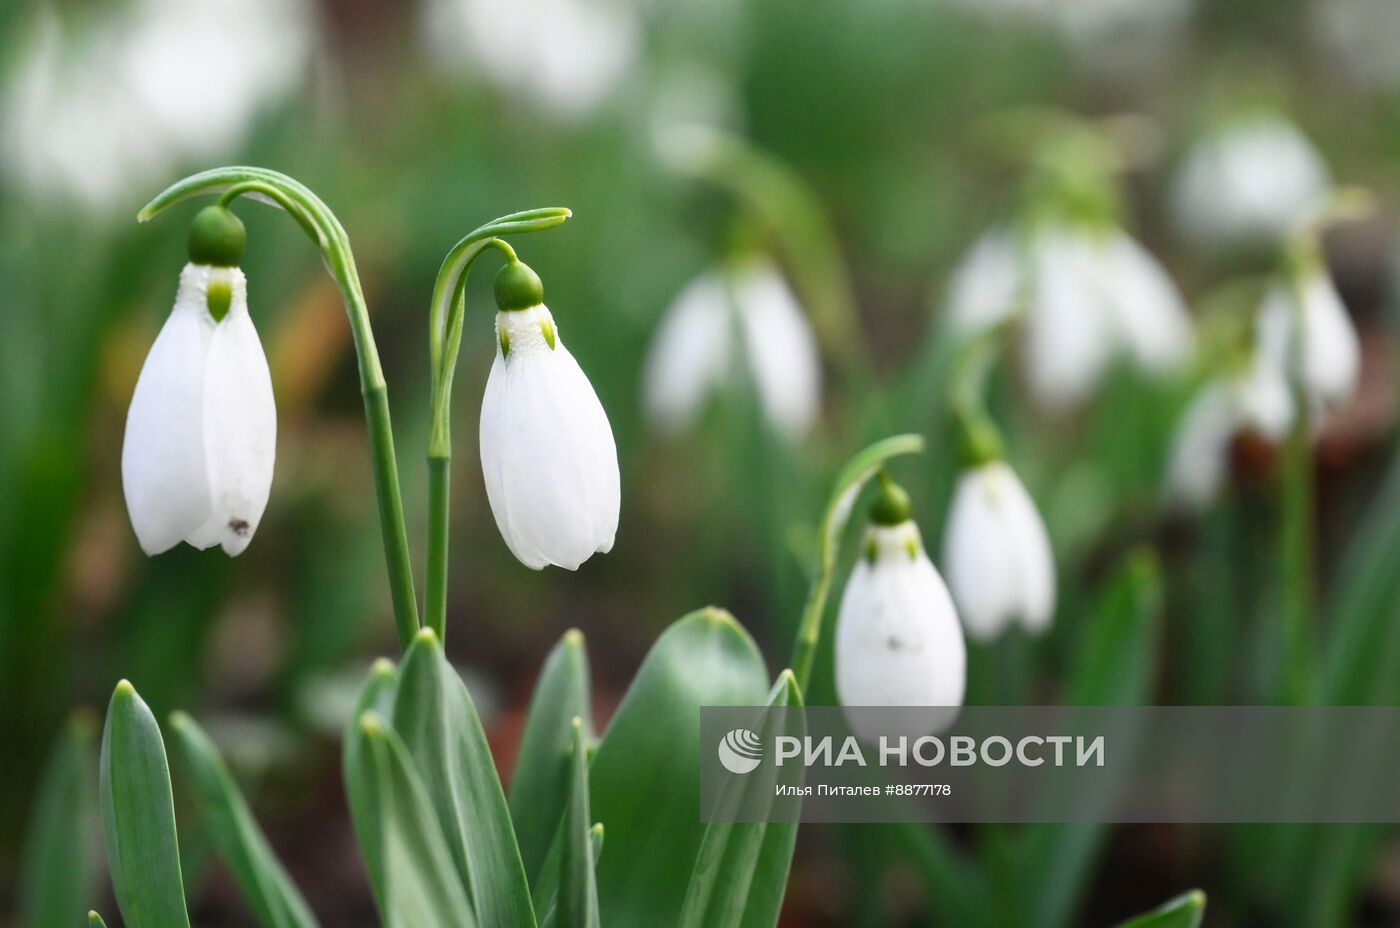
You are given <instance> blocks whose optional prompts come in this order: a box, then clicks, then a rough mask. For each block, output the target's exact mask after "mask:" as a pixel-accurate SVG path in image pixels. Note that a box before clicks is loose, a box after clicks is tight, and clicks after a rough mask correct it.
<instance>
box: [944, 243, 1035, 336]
mask: <svg viewBox="0 0 1400 928" xmlns="http://www.w3.org/2000/svg"><path fill="white" fill-rule="evenodd" d="M1020 285H1021V257H1020V253H1019V250H1018V249H1017V247H1016V241H1015V239H1014V238H1013V237H1012V236H1011V235H1010V234H1009V233H1007V232H1005V231H1003V230H1000V229H993V230H992V231H990V232H988V233H986V234H985V235H983V236H982V237H981V238H979V239H978V240H977V241H976V242H975V243H974V244H973V246H972V248H971V249H969V250H968V252H967V254H966V255H965V256H964V257H963V259H962V261H961V262H959V264H958V266H957V268H956V269H954V271H953V275H952V278H951V279H950V281H949V284H948V320H949V322H950V323H951V324H952V326H953V327H954V329H955V330H957V331H960V332H965V333H971V332H979V331H983V330H985V329H989V328H991V327H992V326H995V325H997V324H999V323H1000V322H1002V321H1003V320H1004V319H1006V318H1007V317H1008V316H1010V315H1011V313H1012V311H1013V310H1014V309H1015V308H1016V294H1017V291H1018V290H1019V289H1020Z"/></svg>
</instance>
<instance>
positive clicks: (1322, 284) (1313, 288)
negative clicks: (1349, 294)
mask: <svg viewBox="0 0 1400 928" xmlns="http://www.w3.org/2000/svg"><path fill="white" fill-rule="evenodd" d="M1303 318H1304V324H1305V328H1304V332H1305V333H1306V335H1307V343H1306V349H1305V351H1304V354H1303V382H1304V383H1305V384H1307V386H1308V391H1309V393H1310V394H1312V396H1313V397H1314V398H1316V399H1317V400H1320V401H1321V402H1324V403H1340V402H1342V401H1344V400H1346V399H1348V398H1349V397H1350V396H1351V395H1352V393H1354V392H1355V391H1356V383H1357V379H1358V377H1359V375H1360V371H1361V344H1360V340H1359V339H1358V338H1357V335H1356V327H1355V326H1354V325H1352V321H1351V316H1350V315H1348V314H1347V310H1346V306H1345V305H1344V304H1343V303H1342V297H1341V294H1339V293H1338V292H1337V287H1336V285H1335V284H1333V283H1332V277H1331V275H1329V274H1326V273H1321V272H1320V273H1315V274H1311V275H1309V277H1308V279H1307V280H1306V281H1305V282H1304V284H1303Z"/></svg>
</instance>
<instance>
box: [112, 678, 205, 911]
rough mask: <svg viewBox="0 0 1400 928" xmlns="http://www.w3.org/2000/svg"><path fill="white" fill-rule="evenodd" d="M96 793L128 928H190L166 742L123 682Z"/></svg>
mask: <svg viewBox="0 0 1400 928" xmlns="http://www.w3.org/2000/svg"><path fill="white" fill-rule="evenodd" d="M98 792H99V796H100V799H101V804H102V831H103V837H104V839H105V841H106V845H107V868H108V870H109V871H110V872H111V874H112V887H113V888H114V889H115V890H116V895H117V907H118V908H119V909H121V913H122V919H123V920H124V921H125V922H126V924H127V926H128V928H181V926H183V928H189V924H190V920H189V915H188V914H187V912H186V910H185V890H184V887H183V886H182V885H181V881H180V844H179V841H178V839H177V838H176V836H175V805H174V801H173V800H172V798H171V793H170V770H169V767H168V766H167V765H166V762H165V745H164V743H163V742H162V741H161V737H160V726H159V725H157V724H156V720H155V716H153V715H151V710H150V709H149V708H147V707H146V703H145V702H144V701H143V700H142V699H141V697H140V696H138V695H137V694H136V690H135V689H134V688H133V687H132V685H131V684H130V683H128V682H127V681H125V680H123V681H121V682H120V683H118V684H117V688H116V691H115V692H113V693H112V701H111V703H110V704H109V705H108V707H107V727H106V730H105V731H104V732H103V734H102V763H101V772H100V774H99V789H98Z"/></svg>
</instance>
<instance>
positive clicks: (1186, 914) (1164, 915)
mask: <svg viewBox="0 0 1400 928" xmlns="http://www.w3.org/2000/svg"><path fill="white" fill-rule="evenodd" d="M1205 914H1206V894H1205V893H1203V892H1201V891H1200V890H1199V889H1193V890H1191V891H1190V892H1189V893H1182V894H1181V895H1180V896H1177V897H1176V898H1175V899H1172V900H1170V901H1168V902H1166V903H1163V905H1162V906H1161V907H1160V908H1156V909H1153V910H1152V911H1151V912H1147V913H1145V914H1143V915H1139V916H1137V917H1136V918H1130V919H1128V920H1127V921H1125V922H1120V923H1119V924H1118V928H1197V926H1198V925H1200V924H1201V919H1202V918H1203V917H1204V916H1205Z"/></svg>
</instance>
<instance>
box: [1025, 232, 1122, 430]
mask: <svg viewBox="0 0 1400 928" xmlns="http://www.w3.org/2000/svg"><path fill="white" fill-rule="evenodd" d="M1034 268H1035V274H1034V279H1033V283H1032V287H1031V296H1030V303H1029V305H1028V306H1027V310H1026V320H1025V327H1024V331H1023V336H1022V341H1023V352H1024V360H1025V366H1026V376H1027V379H1028V380H1029V382H1030V386H1031V389H1032V391H1033V392H1034V394H1035V398H1036V400H1037V401H1039V402H1040V403H1041V404H1043V405H1044V406H1046V407H1048V408H1050V409H1064V408H1068V407H1072V406H1076V405H1078V404H1080V403H1081V402H1083V401H1084V400H1085V399H1086V398H1087V397H1088V396H1089V394H1090V393H1092V392H1093V389H1094V387H1096V386H1097V385H1098V383H1099V381H1100V379H1101V378H1102V377H1103V374H1104V371H1105V369H1106V368H1107V366H1108V361H1109V358H1110V357H1111V353H1112V337H1111V336H1112V331H1111V329H1110V328H1109V325H1108V319H1107V316H1106V307H1105V294H1104V292H1103V288H1102V286H1101V285H1100V282H1099V280H1098V279H1097V278H1098V277H1099V276H1100V275H1101V270H1100V269H1099V268H1098V266H1097V264H1096V261H1095V256H1094V252H1093V244H1092V242H1090V241H1089V240H1087V239H1085V238H1084V237H1083V236H1082V235H1081V234H1079V233H1074V232H1067V231H1059V230H1051V231H1048V232H1044V233H1042V234H1041V236H1040V237H1039V238H1038V239H1037V241H1036V245H1035V254H1034Z"/></svg>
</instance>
